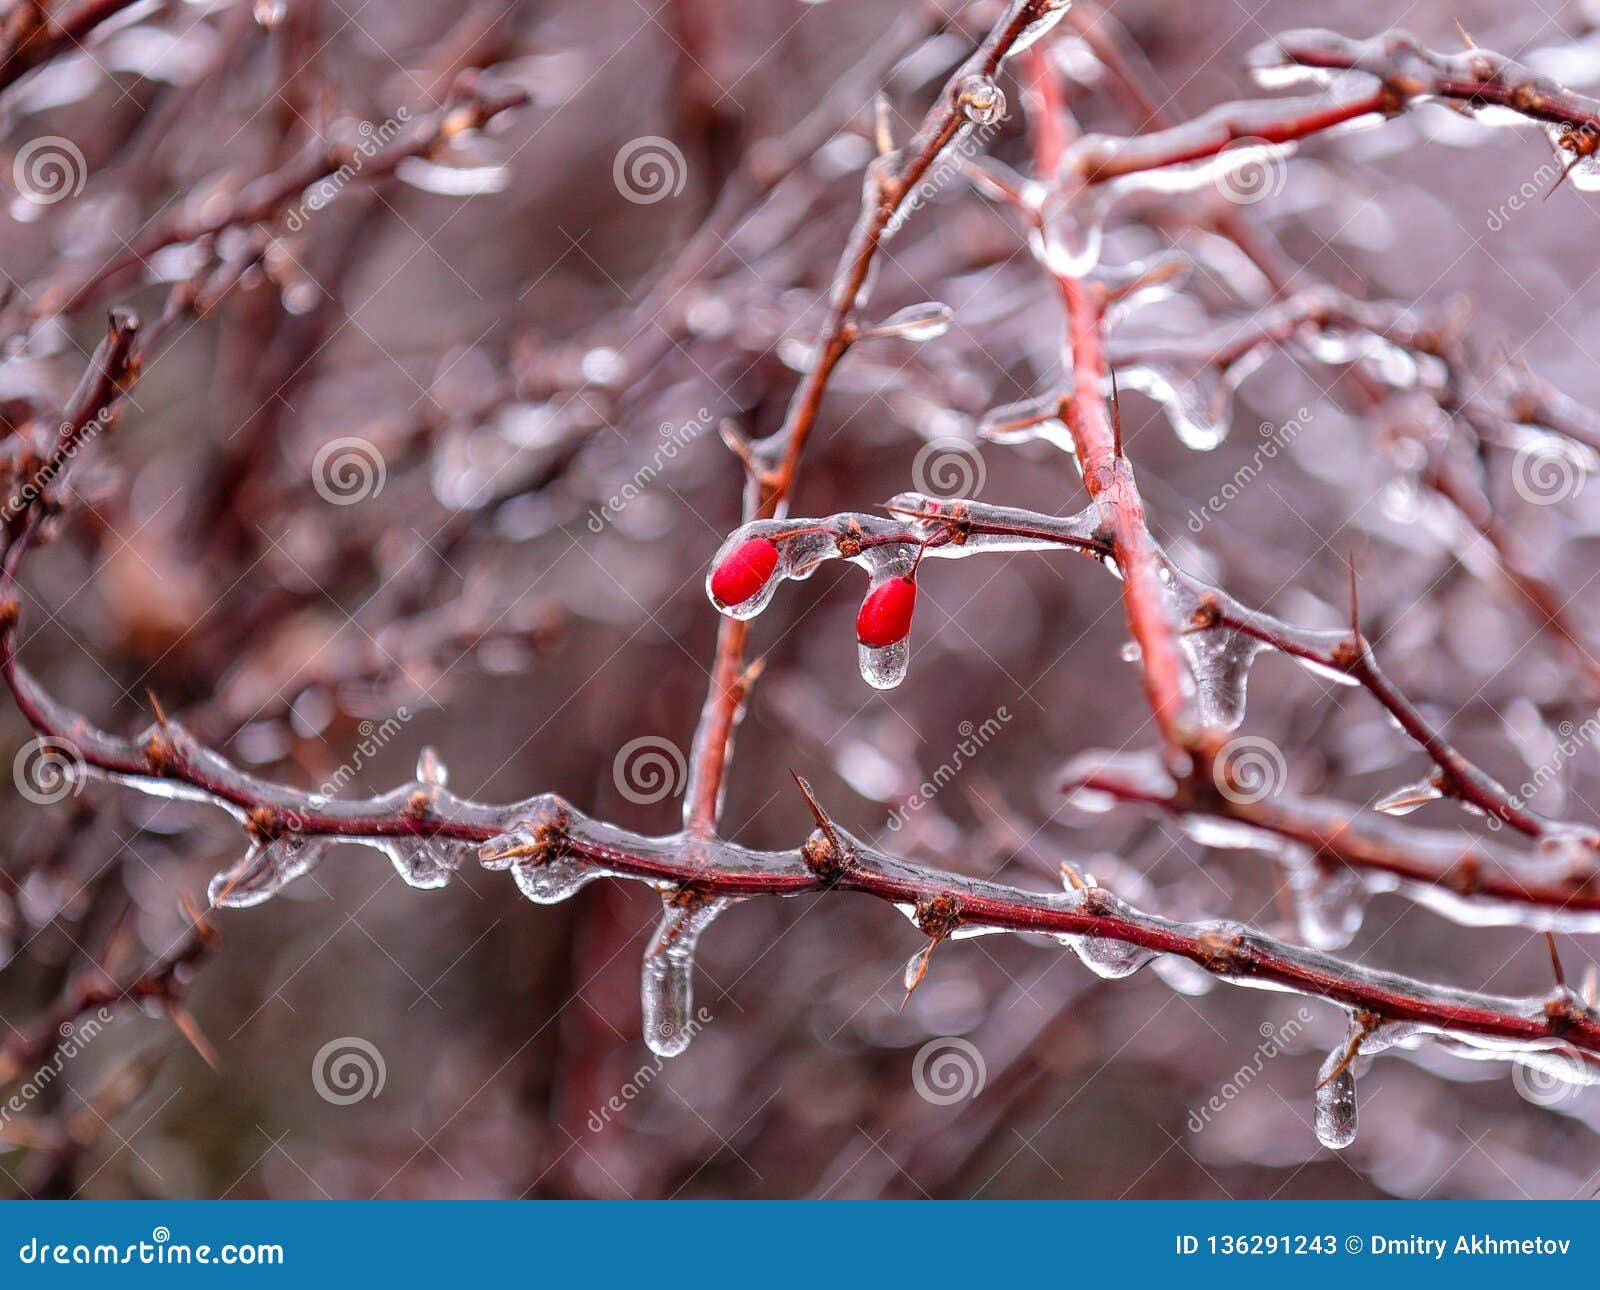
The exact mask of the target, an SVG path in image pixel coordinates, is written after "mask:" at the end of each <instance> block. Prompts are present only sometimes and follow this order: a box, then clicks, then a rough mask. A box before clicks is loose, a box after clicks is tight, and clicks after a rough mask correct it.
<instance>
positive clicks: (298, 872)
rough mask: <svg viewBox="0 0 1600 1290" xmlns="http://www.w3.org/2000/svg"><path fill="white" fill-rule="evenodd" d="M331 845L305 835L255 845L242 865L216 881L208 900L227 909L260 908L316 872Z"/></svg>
mask: <svg viewBox="0 0 1600 1290" xmlns="http://www.w3.org/2000/svg"><path fill="white" fill-rule="evenodd" d="M327 845H328V843H327V840H326V839H325V838H319V837H307V836H306V835H305V834H302V833H285V834H282V835H281V836H279V837H276V838H272V839H270V840H265V841H257V842H253V843H252V844H251V847H250V850H249V851H247V852H246V853H245V854H244V856H243V858H242V859H240V861H239V863H238V864H236V865H234V866H233V868H231V869H224V870H223V871H222V872H221V873H219V874H217V875H216V876H215V877H214V878H212V880H211V883H210V885H209V886H208V887H207V888H206V896H207V898H208V899H209V900H210V901H211V903H212V904H213V905H217V906H220V907H222V908H225V909H248V908H250V906H252V905H259V904H260V903H261V902H262V901H264V900H267V899H268V898H270V897H272V896H276V895H277V894H278V893H279V892H280V891H282V890H283V889H284V887H285V886H287V885H288V884H289V883H291V882H293V881H294V880H295V879H296V878H299V877H302V876H304V875H305V874H307V873H310V872H311V870H312V869H314V868H316V866H317V863H318V862H319V861H320V860H321V859H322V856H323V852H324V851H326V850H327Z"/></svg>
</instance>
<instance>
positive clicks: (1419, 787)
mask: <svg viewBox="0 0 1600 1290" xmlns="http://www.w3.org/2000/svg"><path fill="white" fill-rule="evenodd" d="M1443 796H1444V791H1443V790H1442V789H1441V788H1440V787H1439V786H1438V785H1437V784H1436V783H1434V782H1433V780H1432V779H1431V778H1429V779H1424V780H1420V781H1418V782H1417V783H1415V784H1407V785H1406V786H1405V787H1404V788H1397V789H1395V790H1394V792H1392V793H1389V794H1387V795H1385V796H1384V797H1381V798H1379V799H1378V800H1377V801H1376V802H1374V803H1373V804H1372V809H1373V810H1375V811H1382V812H1383V813H1384V814H1385V815H1410V814H1411V812H1412V811H1414V810H1416V809H1417V808H1418V807H1419V806H1425V805H1427V803H1429V802H1436V801H1438V800H1439V799H1440V798H1441V797H1443Z"/></svg>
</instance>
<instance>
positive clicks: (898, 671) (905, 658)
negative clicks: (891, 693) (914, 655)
mask: <svg viewBox="0 0 1600 1290" xmlns="http://www.w3.org/2000/svg"><path fill="white" fill-rule="evenodd" d="M856 651H857V658H858V661H859V662H860V664H861V679H862V680H863V681H865V682H866V683H867V684H868V685H870V686H871V687H872V688H873V689H875V690H892V689H894V688H895V686H897V685H899V684H900V682H902V681H904V680H905V679H906V672H907V671H908V670H909V668H910V666H911V645H910V642H909V641H905V640H898V641H895V642H894V644H892V645H876V646H874V645H862V644H860V643H857V645H856Z"/></svg>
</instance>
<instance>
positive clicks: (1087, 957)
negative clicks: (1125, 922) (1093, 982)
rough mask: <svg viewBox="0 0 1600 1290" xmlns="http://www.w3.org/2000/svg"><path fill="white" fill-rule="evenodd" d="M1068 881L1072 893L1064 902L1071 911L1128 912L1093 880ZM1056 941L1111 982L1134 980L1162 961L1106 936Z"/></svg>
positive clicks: (1063, 938) (1113, 914) (1068, 894)
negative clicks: (1136, 975) (1150, 964)
mask: <svg viewBox="0 0 1600 1290" xmlns="http://www.w3.org/2000/svg"><path fill="white" fill-rule="evenodd" d="M1074 878H1076V880H1074ZM1065 881H1066V882H1067V885H1068V890H1067V892H1066V894H1065V896H1064V897H1063V900H1064V903H1065V904H1066V906H1067V907H1068V908H1072V909H1082V910H1084V911H1085V912H1089V913H1094V914H1097V915H1101V916H1110V917H1115V916H1116V915H1118V914H1121V913H1126V912H1127V909H1128V907H1127V906H1126V905H1125V904H1123V902H1122V901H1120V900H1119V899H1117V897H1115V896H1113V895H1112V894H1111V893H1110V892H1109V891H1107V890H1105V888H1103V887H1099V886H1096V885H1095V881H1094V879H1093V878H1092V877H1089V876H1087V875H1085V876H1082V877H1076V876H1074V877H1067V878H1065ZM1056 940H1057V941H1059V942H1060V943H1061V944H1062V945H1064V946H1066V947H1067V948H1068V949H1070V950H1071V951H1072V952H1073V953H1074V954H1076V955H1077V956H1078V960H1079V962H1081V963H1082V964H1083V965H1084V967H1086V968H1088V969H1089V971H1091V972H1093V973H1094V974H1095V975H1096V976H1098V977H1103V978H1104V979H1106V980H1108V981H1117V980H1121V979H1122V978H1123V977H1127V976H1132V975H1133V974H1134V973H1135V972H1137V971H1138V970H1139V969H1140V968H1142V967H1144V966H1145V965H1146V964H1148V963H1151V962H1154V961H1155V960H1156V959H1157V958H1159V957H1160V956H1159V955H1158V954H1157V953H1156V951H1155V950H1150V949H1146V948H1145V947H1144V946H1142V945H1133V944H1130V943H1129V942H1127V941H1117V940H1112V939H1110V938H1108V937H1103V936H1058V937H1056Z"/></svg>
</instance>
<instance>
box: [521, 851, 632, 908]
mask: <svg viewBox="0 0 1600 1290" xmlns="http://www.w3.org/2000/svg"><path fill="white" fill-rule="evenodd" d="M511 876H512V877H513V878H514V879H516V883H517V890H518V891H520V892H521V893H522V894H523V895H524V896H526V897H527V898H528V899H529V900H531V901H533V902H535V903H536V904H540V905H559V904H560V903H561V902H562V901H563V900H566V899H567V898H568V897H569V896H575V895H577V894H578V892H580V891H582V890H583V889H584V888H585V887H587V886H588V885H589V884H590V883H591V882H594V881H595V879H597V878H612V877H615V876H616V875H615V874H613V873H611V871H610V870H608V869H603V868H601V867H600V866H599V865H597V864H590V863H589V862H588V861H587V860H581V859H579V858H578V857H576V856H558V857H557V858H556V859H554V860H545V861H523V862H522V863H519V864H515V865H513V866H512V867H511Z"/></svg>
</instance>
